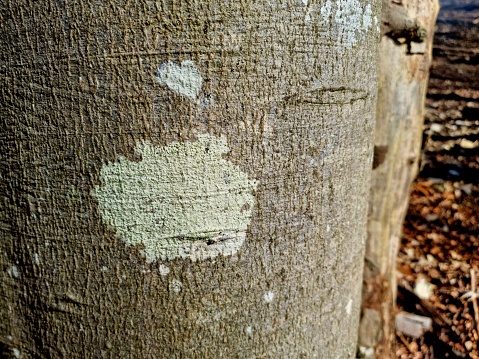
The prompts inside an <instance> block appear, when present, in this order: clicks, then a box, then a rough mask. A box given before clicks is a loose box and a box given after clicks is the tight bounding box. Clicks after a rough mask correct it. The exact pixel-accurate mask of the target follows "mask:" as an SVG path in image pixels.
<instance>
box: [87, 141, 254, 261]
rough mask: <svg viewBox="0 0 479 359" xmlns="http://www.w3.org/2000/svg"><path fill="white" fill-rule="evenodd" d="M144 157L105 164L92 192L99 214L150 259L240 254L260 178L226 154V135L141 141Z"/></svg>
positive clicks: (201, 257)
mask: <svg viewBox="0 0 479 359" xmlns="http://www.w3.org/2000/svg"><path fill="white" fill-rule="evenodd" d="M136 152H137V153H138V154H139V155H140V156H141V161H140V162H134V161H130V160H128V159H126V158H124V157H120V158H119V160H118V162H116V163H113V164H110V165H106V166H104V167H103V168H102V170H101V181H102V183H101V186H97V187H96V188H95V189H94V191H93V192H92V194H93V196H94V197H95V198H96V199H97V200H98V204H99V209H100V213H101V216H102V218H103V220H104V222H106V223H107V224H108V225H110V226H111V227H112V228H113V229H114V230H115V232H116V235H117V237H118V238H120V239H121V240H123V241H124V242H125V243H126V244H127V245H130V246H136V245H141V246H142V247H143V250H142V252H143V254H144V255H145V257H146V261H147V262H148V263H151V262H153V261H155V260H157V259H162V260H171V259H174V258H178V257H179V258H190V259H192V260H193V261H196V260H203V259H206V258H213V257H216V256H218V255H220V254H221V255H224V256H228V255H232V254H235V253H236V252H237V251H238V250H239V248H240V247H241V246H242V244H243V243H244V241H245V238H246V230H247V227H248V225H249V223H250V220H251V214H252V210H253V207H254V204H255V198H254V196H253V193H254V189H255V188H256V185H257V184H256V181H254V180H250V179H248V177H247V175H246V174H245V173H243V172H241V170H240V169H239V168H238V167H237V166H235V165H233V164H232V163H231V162H229V161H227V160H225V159H224V158H223V157H222V155H223V154H224V153H227V152H228V147H227V145H226V139H225V138H223V137H220V138H217V137H214V136H209V135H201V136H198V141H194V142H185V143H177V142H174V143H171V144H170V145H168V146H165V147H155V146H153V145H152V144H151V143H150V142H147V141H144V142H140V143H138V144H137V146H136Z"/></svg>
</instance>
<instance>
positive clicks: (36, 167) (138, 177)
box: [0, 0, 379, 359]
mask: <svg viewBox="0 0 479 359" xmlns="http://www.w3.org/2000/svg"><path fill="white" fill-rule="evenodd" d="M378 11H379V4H378V1H373V0H371V1H359V0H326V1H324V0H323V1H307V0H301V1H300V0H288V1H266V0H265V1H251V0H243V1H238V0H235V1H229V0H227V1H224V2H214V1H147V0H136V1H126V0H125V1H110V0H102V1H99V0H98V1H97V0H89V1H84V0H83V1H80V0H72V1H27V0H24V1H21V0H20V1H19V0H15V1H14V0H5V1H3V2H2V3H1V4H0V17H1V18H0V24H1V25H0V26H1V33H0V50H1V51H0V56H1V64H2V66H1V69H0V71H1V77H2V82H3V86H2V87H1V89H0V94H1V95H0V96H1V97H0V99H1V103H2V107H1V109H0V115H1V118H2V124H1V128H2V141H1V142H0V154H1V156H2V157H1V161H0V164H1V175H2V181H1V187H0V195H1V198H2V206H1V209H0V223H1V224H0V226H1V229H2V231H1V236H2V237H1V241H0V247H1V251H0V260H1V262H0V264H1V268H2V271H1V279H0V283H1V288H2V299H3V300H2V302H1V303H0V313H1V317H0V343H1V345H2V351H3V355H4V357H7V358H8V357H11V358H103V357H105V358H110V357H111V358H119V357H120V358H127V357H128V358H340V359H343V358H351V357H353V356H354V355H355V348H356V343H357V328H358V321H359V310H360V304H361V300H360V294H361V278H362V269H363V257H364V244H365V238H366V230H365V228H366V217H367V210H366V209H367V198H368V191H369V179H370V171H371V170H370V168H371V158H372V144H373V130H374V111H372V110H371V109H374V108H375V106H376V91H377V78H376V72H377V38H378V17H377V16H378Z"/></svg>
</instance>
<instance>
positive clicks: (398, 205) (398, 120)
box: [359, 0, 439, 358]
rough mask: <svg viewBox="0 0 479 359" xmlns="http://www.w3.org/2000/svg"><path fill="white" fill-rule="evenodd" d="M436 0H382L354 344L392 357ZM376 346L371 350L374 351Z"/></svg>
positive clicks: (371, 354) (381, 356) (378, 354)
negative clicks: (400, 257) (400, 254)
mask: <svg viewBox="0 0 479 359" xmlns="http://www.w3.org/2000/svg"><path fill="white" fill-rule="evenodd" d="M438 11H439V5H438V2H437V1H436V0H406V1H402V2H396V1H389V0H385V1H384V2H383V9H382V15H381V17H382V23H381V42H380V56H379V59H380V62H379V91H378V107H377V120H376V133H375V146H374V160H373V174H372V181H371V194H370V201H369V220H368V240H367V246H366V263H365V272H364V288H363V309H362V318H361V326H360V335H359V345H360V346H362V347H363V350H362V351H363V352H366V351H367V349H368V348H372V349H373V350H369V351H368V353H369V354H370V357H377V358H392V357H394V356H395V353H394V350H393V349H394V347H393V343H394V337H395V327H394V314H393V309H394V303H395V300H396V277H395V273H396V256H397V251H398V247H399V241H400V239H401V231H402V225H403V221H404V217H405V215H406V210H407V203H408V198H409V188H410V185H411V183H412V181H413V180H414V178H415V177H416V175H417V170H418V161H419V157H420V151H421V141H422V127H423V123H424V119H423V117H424V102H425V96H426V90H427V82H428V75H429V67H430V65H431V57H432V42H433V35H434V25H435V22H436V16H437V13H438ZM373 353H375V354H373Z"/></svg>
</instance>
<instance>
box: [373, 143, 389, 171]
mask: <svg viewBox="0 0 479 359" xmlns="http://www.w3.org/2000/svg"><path fill="white" fill-rule="evenodd" d="M388 149H389V146H374V157H373V170H374V169H376V168H378V167H379V166H380V165H381V164H382V163H383V162H384V160H385V159H386V155H387V153H388Z"/></svg>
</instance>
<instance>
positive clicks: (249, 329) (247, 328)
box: [245, 327, 253, 335]
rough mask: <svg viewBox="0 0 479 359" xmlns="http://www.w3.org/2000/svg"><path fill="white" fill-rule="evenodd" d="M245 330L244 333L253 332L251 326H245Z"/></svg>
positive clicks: (249, 333)
mask: <svg viewBox="0 0 479 359" xmlns="http://www.w3.org/2000/svg"><path fill="white" fill-rule="evenodd" d="M245 331H246V334H248V335H251V334H253V328H251V327H246V330H245Z"/></svg>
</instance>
